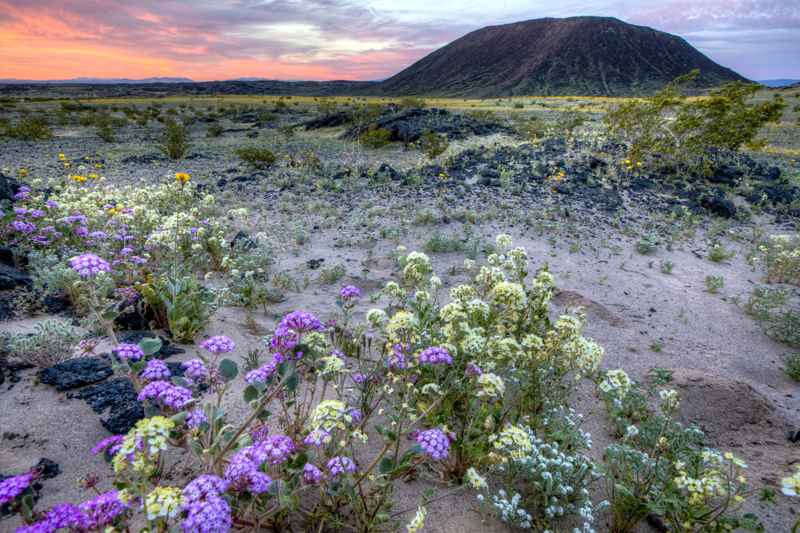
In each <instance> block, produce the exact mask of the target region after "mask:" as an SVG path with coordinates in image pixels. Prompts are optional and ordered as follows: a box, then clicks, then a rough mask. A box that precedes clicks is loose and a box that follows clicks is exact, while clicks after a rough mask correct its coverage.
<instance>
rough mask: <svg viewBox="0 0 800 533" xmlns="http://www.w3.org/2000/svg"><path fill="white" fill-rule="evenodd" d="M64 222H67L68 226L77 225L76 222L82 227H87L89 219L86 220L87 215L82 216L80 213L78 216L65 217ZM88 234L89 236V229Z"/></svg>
mask: <svg viewBox="0 0 800 533" xmlns="http://www.w3.org/2000/svg"><path fill="white" fill-rule="evenodd" d="M64 222H66V223H67V224H75V223H76V222H78V223H80V224H81V225H82V226H85V225H86V222H87V219H86V215H81V214H80V213H78V214H76V215H69V216H66V217H64ZM86 234H87V235H88V234H89V230H88V229H87V230H86Z"/></svg>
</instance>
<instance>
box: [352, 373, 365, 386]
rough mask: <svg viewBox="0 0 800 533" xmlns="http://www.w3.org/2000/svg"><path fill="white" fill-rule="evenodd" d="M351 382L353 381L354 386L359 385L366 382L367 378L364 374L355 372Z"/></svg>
mask: <svg viewBox="0 0 800 533" xmlns="http://www.w3.org/2000/svg"><path fill="white" fill-rule="evenodd" d="M353 381H355V382H356V384H358V385H361V384H363V383H364V382H365V381H367V376H366V375H365V374H362V373H360V372H356V373H355V374H353Z"/></svg>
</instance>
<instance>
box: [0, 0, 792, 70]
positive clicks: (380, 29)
mask: <svg viewBox="0 0 800 533" xmlns="http://www.w3.org/2000/svg"><path fill="white" fill-rule="evenodd" d="M577 15H597V16H614V17H617V18H619V19H621V20H623V21H625V22H630V23H633V24H640V25H645V26H651V27H654V28H656V29H659V30H662V31H667V32H670V33H675V34H677V35H680V36H681V37H684V38H685V39H686V40H687V41H689V43H691V44H692V45H694V46H695V47H696V48H698V49H699V50H700V51H701V52H703V53H705V54H706V55H708V56H709V57H711V59H713V60H715V61H717V62H718V63H720V64H722V65H724V66H726V67H730V68H732V69H734V70H736V71H737V72H739V73H740V74H742V75H744V76H746V77H748V78H750V79H755V80H763V79H772V78H797V79H800V0H584V1H576V0H562V1H553V0H546V1H540V0H462V1H455V0H0V78H21V79H37V80H41V79H64V78H73V77H104V78H111V77H113V78H145V77H154V76H180V77H188V78H192V79H194V80H198V81H200V80H220V79H234V78H241V77H262V78H269V79H294V80H329V79H350V80H378V79H383V78H386V77H389V76H391V75H392V74H395V73H396V72H399V71H400V70H402V69H403V68H405V67H407V66H409V65H410V64H412V63H413V62H414V61H416V60H417V59H420V58H422V57H423V56H425V55H426V54H427V53H429V52H431V51H433V50H435V49H436V48H438V47H440V46H442V45H444V44H447V43H448V42H450V41H452V40H454V39H456V38H458V37H460V36H462V35H464V34H465V33H468V32H469V31H472V30H475V29H478V28H481V27H483V26H488V25H493V24H502V23H507V22H515V21H519V20H527V19H533V18H539V17H566V16H577Z"/></svg>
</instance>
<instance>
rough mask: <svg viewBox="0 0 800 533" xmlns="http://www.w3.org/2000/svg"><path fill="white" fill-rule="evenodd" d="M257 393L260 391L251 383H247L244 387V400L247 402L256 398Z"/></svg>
mask: <svg viewBox="0 0 800 533" xmlns="http://www.w3.org/2000/svg"><path fill="white" fill-rule="evenodd" d="M259 395H260V393H259V392H258V389H257V388H255V387H254V386H252V385H248V386H247V387H246V388H245V389H244V401H246V402H247V403H250V402H252V401H253V400H257V399H258V397H259Z"/></svg>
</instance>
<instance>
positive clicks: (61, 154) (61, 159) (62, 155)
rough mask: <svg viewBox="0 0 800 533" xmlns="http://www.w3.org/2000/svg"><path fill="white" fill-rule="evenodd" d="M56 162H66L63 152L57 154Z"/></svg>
mask: <svg viewBox="0 0 800 533" xmlns="http://www.w3.org/2000/svg"><path fill="white" fill-rule="evenodd" d="M58 160H59V161H66V160H67V156H65V155H64V152H61V153H60V154H58Z"/></svg>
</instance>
